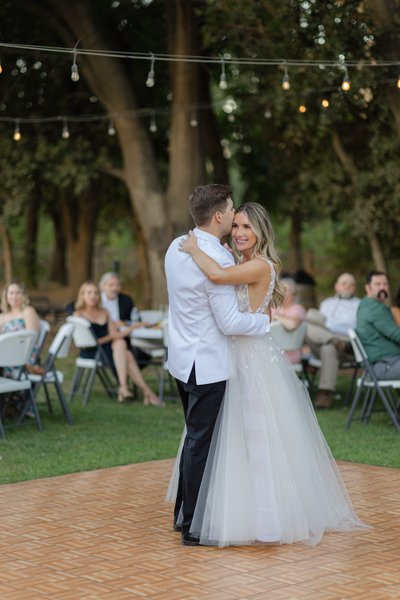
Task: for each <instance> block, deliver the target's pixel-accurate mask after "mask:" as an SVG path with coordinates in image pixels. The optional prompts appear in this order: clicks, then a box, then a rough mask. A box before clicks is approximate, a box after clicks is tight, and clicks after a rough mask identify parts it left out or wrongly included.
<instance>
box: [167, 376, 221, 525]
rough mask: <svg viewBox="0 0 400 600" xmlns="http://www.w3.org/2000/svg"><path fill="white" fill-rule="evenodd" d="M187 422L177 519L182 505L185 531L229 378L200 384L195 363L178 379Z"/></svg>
mask: <svg viewBox="0 0 400 600" xmlns="http://www.w3.org/2000/svg"><path fill="white" fill-rule="evenodd" d="M176 383H177V386H178V390H179V395H180V397H181V400H182V405H183V412H184V415H185V422H186V438H185V442H184V445H183V449H182V454H181V460H180V465H179V484H178V492H177V497H176V503H175V510H174V516H175V522H176V520H177V518H178V514H179V511H180V509H181V508H182V513H183V521H182V531H183V532H184V533H187V532H188V531H189V529H190V525H191V522H192V518H193V513H194V509H195V507H196V501H197V496H198V493H199V489H200V484H201V480H202V477H203V473H204V467H205V465H206V461H207V456H208V451H209V448H210V442H211V438H212V434H213V431H214V427H215V422H216V420H217V417H218V412H219V409H220V407H221V403H222V399H223V397H224V393H225V387H226V381H218V382H216V383H207V384H204V385H197V383H196V370H195V365H193V369H192V372H191V373H190V377H189V380H188V382H187V383H183V382H182V381H179V380H178V379H177V380H176Z"/></svg>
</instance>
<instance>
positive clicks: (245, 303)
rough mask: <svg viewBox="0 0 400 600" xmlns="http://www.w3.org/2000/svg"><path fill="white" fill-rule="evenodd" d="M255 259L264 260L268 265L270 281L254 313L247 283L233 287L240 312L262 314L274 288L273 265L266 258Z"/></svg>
mask: <svg viewBox="0 0 400 600" xmlns="http://www.w3.org/2000/svg"><path fill="white" fill-rule="evenodd" d="M257 258H260V259H261V260H265V262H266V263H268V264H269V266H270V268H271V281H270V284H269V286H268V290H267V293H266V294H265V296H264V298H263V300H262V302H261V304H260V306H259V307H258V308H257V310H255V311H253V310H252V309H251V307H250V300H249V286H248V285H247V283H241V284H239V285H236V286H235V288H236V296H237V299H238V304H239V310H240V312H255V313H264V312H265V311H266V309H267V308H268V305H269V303H270V302H271V298H272V293H273V291H274V287H275V269H274V265H273V263H272V262H271V261H270V260H268V258H265V257H264V256H258V257H257Z"/></svg>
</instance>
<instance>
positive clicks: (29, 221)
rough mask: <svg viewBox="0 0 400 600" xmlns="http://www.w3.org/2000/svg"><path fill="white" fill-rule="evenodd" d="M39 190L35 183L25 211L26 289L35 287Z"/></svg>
mask: <svg viewBox="0 0 400 600" xmlns="http://www.w3.org/2000/svg"><path fill="white" fill-rule="evenodd" d="M40 201H41V190H40V187H39V186H38V184H37V183H36V185H35V188H34V190H33V193H32V195H31V197H30V199H29V202H28V206H27V210H26V226H25V243H24V262H25V265H24V279H25V283H26V285H27V286H28V287H32V288H36V287H37V235H38V229H39V210H40Z"/></svg>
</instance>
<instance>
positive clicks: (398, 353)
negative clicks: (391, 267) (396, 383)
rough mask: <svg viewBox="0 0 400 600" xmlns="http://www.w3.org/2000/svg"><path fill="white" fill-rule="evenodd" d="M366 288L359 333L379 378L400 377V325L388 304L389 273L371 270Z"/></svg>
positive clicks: (359, 308)
mask: <svg viewBox="0 0 400 600" xmlns="http://www.w3.org/2000/svg"><path fill="white" fill-rule="evenodd" d="M365 290H366V292H367V295H366V297H365V298H363V299H362V300H361V302H360V305H359V307H358V311H357V325H356V331H357V334H358V336H359V338H360V340H361V342H362V344H363V346H364V348H365V351H366V353H367V356H368V359H369V361H370V362H371V363H372V364H373V368H374V371H375V373H376V376H377V378H378V379H400V327H398V326H397V325H396V323H395V322H394V319H393V316H392V312H391V310H390V308H389V307H388V306H386V304H385V300H386V299H387V297H388V294H389V280H388V277H387V275H386V273H383V272H381V271H371V272H370V273H368V275H367V283H366V286H365Z"/></svg>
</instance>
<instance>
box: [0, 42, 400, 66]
mask: <svg viewBox="0 0 400 600" xmlns="http://www.w3.org/2000/svg"><path fill="white" fill-rule="evenodd" d="M0 48H9V49H14V50H26V51H33V52H47V53H58V54H69V55H71V53H72V54H73V56H74V59H75V63H76V57H77V56H78V55H82V56H85V55H86V56H101V57H106V58H107V57H108V58H126V59H131V60H146V61H148V60H149V53H148V52H147V53H144V52H123V51H116V50H96V49H88V48H87V49H85V48H80V49H78V48H77V44H76V45H75V47H74V48H63V47H58V46H39V45H31V44H11V43H7V42H0ZM150 57H151V60H154V61H156V60H157V61H164V62H188V63H190V62H192V63H203V64H220V65H221V56H195V55H185V54H156V53H153V52H151V53H150ZM223 60H224V63H225V64H227V63H229V64H233V65H250V66H281V65H282V64H286V65H287V66H292V67H320V66H321V65H323V66H325V67H337V68H338V67H339V68H340V67H341V66H342V64H341V63H340V61H338V60H301V59H288V58H285V59H282V58H244V57H232V56H230V55H227V54H225V55H224V56H223ZM153 65H154V63H153ZM346 66H347V67H360V66H361V67H365V68H379V67H393V66H396V67H400V60H366V59H359V60H346Z"/></svg>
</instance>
